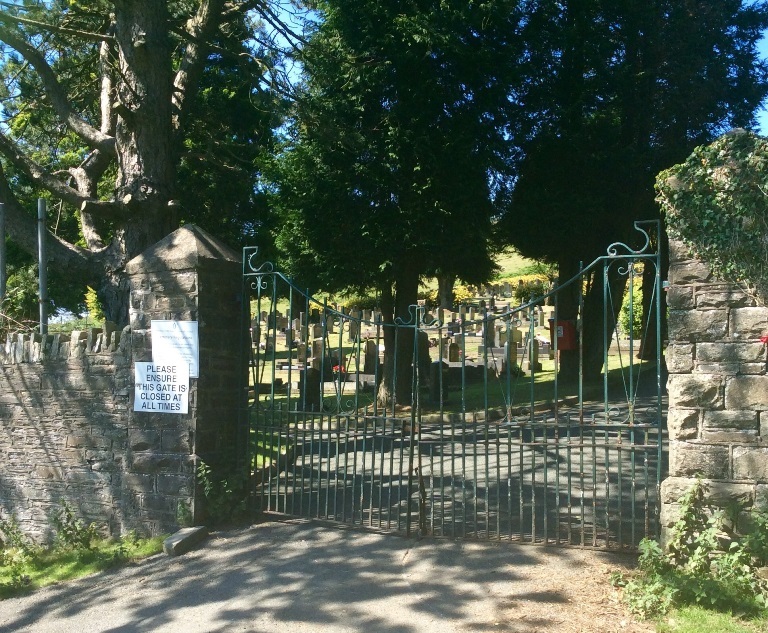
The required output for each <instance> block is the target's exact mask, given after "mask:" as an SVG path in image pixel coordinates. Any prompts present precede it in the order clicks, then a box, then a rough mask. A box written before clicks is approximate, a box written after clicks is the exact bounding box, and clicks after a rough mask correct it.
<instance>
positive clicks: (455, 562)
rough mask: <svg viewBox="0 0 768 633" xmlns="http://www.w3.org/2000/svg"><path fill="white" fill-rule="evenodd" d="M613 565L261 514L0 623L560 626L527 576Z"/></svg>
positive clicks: (320, 628) (49, 627)
mask: <svg viewBox="0 0 768 633" xmlns="http://www.w3.org/2000/svg"><path fill="white" fill-rule="evenodd" d="M622 559H623V560H624V561H625V562H629V561H630V560H631V559H630V558H629V557H618V558H617V556H616V555H615V554H614V555H610V554H605V553H601V552H595V551H589V550H579V549H573V548H569V549H565V548H562V549H561V548H542V547H535V546H519V545H518V546H515V545H510V544H505V543H488V542H476V541H451V540H447V539H446V540H432V539H424V540H420V541H417V540H408V539H405V538H402V537H398V536H393V535H387V534H379V533H372V532H365V531H360V530H351V529H347V528H339V527H335V526H328V525H324V524H320V523H314V522H300V521H285V522H275V521H272V522H265V523H261V524H257V525H254V526H251V527H248V528H245V529H241V530H233V531H229V532H219V533H215V534H213V535H212V536H211V537H210V538H209V539H208V540H207V541H206V542H205V543H203V544H202V545H201V546H199V547H198V549H196V550H195V551H192V552H189V553H187V554H185V555H183V556H179V557H176V558H169V557H167V556H165V555H158V556H154V557H152V558H149V559H146V560H144V561H142V562H140V563H138V564H136V565H132V566H129V567H127V568H123V569H120V570H115V571H110V572H106V573H102V574H97V575H95V576H91V577H88V578H84V579H80V580H77V581H74V582H69V583H66V584H62V585H56V586H52V587H48V588H46V589H43V590H41V591H38V592H35V593H33V594H31V595H28V596H24V597H22V598H15V599H9V600H5V601H2V602H0V631H3V632H6V631H7V632H11V631H29V632H34V633H54V632H61V633H64V632H66V633H72V632H75V633H86V632H87V633H97V632H112V633H117V632H120V633H134V632H145V631H151V632H155V631H157V632H169V633H170V632H174V633H175V632H178V633H196V632H202V631H205V632H225V631H226V632H230V631H238V632H243V631H247V632H251V633H267V632H269V633H281V632H289V631H290V632H291V633H303V632H310V631H311V632H312V633H325V632H329V633H330V632H333V633H346V632H352V631H355V632H364V633H379V632H381V633H388V632H391V633H395V632H397V633H417V632H418V633H433V632H434V633H438V632H439V633H450V632H458V631H462V632H467V631H516V632H517V631H526V632H527V631H549V630H563V627H562V626H558V625H557V623H558V622H559V623H562V622H563V616H562V613H560V612H558V611H556V610H555V607H556V606H557V605H563V604H565V603H568V602H569V601H570V598H569V596H568V595H566V593H562V592H559V591H554V590H553V589H552V588H551V586H549V585H547V583H546V582H538V581H537V580H536V579H537V578H540V579H552V578H554V577H557V576H558V574H561V575H562V574H565V575H566V576H567V575H568V574H570V576H569V577H571V576H573V574H574V570H576V571H578V569H580V568H582V567H583V566H584V565H585V564H589V565H593V567H594V565H595V564H596V563H595V561H597V564H605V565H612V566H615V565H616V562H617V560H619V561H621V560H622ZM603 561H604V563H603ZM569 582H570V583H571V584H576V583H574V582H573V579H572V578H571V580H569ZM582 589H583V588H582ZM587 590H588V589H587ZM521 605H522V610H521ZM525 605H527V606H525ZM574 607H576V609H578V605H571V609H573V608H574ZM585 617H587V622H589V617H588V615H587V616H585ZM521 618H522V619H521ZM523 620H524V621H523ZM565 630H569V631H570V630H592V629H591V628H590V629H587V628H585V629H582V628H579V629H575V628H573V629H572V628H569V627H567V628H566V629H565ZM596 630H608V629H607V628H606V629H600V628H599V627H598V628H597V629H596ZM628 630H629V629H628ZM632 630H634V629H632Z"/></svg>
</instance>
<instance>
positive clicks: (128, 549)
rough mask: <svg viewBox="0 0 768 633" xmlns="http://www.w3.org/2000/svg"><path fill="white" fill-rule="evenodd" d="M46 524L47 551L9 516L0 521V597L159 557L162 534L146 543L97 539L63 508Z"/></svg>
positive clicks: (133, 537) (134, 537) (135, 539)
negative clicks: (50, 533) (50, 529)
mask: <svg viewBox="0 0 768 633" xmlns="http://www.w3.org/2000/svg"><path fill="white" fill-rule="evenodd" d="M51 522H52V524H53V525H54V527H55V529H56V539H55V541H54V545H53V546H52V547H50V548H43V547H41V546H39V545H37V544H35V543H33V542H32V541H31V540H30V539H29V538H28V537H26V536H25V535H24V534H23V533H22V531H21V529H20V528H19V525H18V523H17V521H16V520H15V519H14V518H13V517H11V518H8V519H2V520H0V533H2V544H1V545H2V549H0V599H5V598H10V597H13V596H18V595H22V594H25V593H29V592H30V591H33V590H35V589H38V588H40V587H44V586H46V585H50V584H54V583H57V582H62V581H65V580H71V579H73V578H79V577H81V576H87V575H89V574H93V573H96V572H98V571H103V570H106V569H110V568H113V567H118V566H120V565H124V564H127V563H130V562H132V561H135V560H138V559H141V558H145V557H147V556H151V555H152V554H156V553H159V552H161V551H162V548H163V539H164V538H165V537H166V536H167V535H162V536H157V537H154V538H150V539H145V538H140V537H139V536H138V535H137V534H136V533H135V532H129V533H128V534H126V535H125V536H123V537H121V538H120V539H110V540H105V539H100V538H98V533H97V529H96V526H95V525H94V524H87V525H86V524H84V523H83V522H82V521H81V520H79V519H77V518H76V517H75V515H74V512H73V511H72V508H71V507H69V506H68V505H67V504H64V506H63V507H62V508H60V509H59V511H57V512H56V513H55V514H54V515H53V516H52V517H51Z"/></svg>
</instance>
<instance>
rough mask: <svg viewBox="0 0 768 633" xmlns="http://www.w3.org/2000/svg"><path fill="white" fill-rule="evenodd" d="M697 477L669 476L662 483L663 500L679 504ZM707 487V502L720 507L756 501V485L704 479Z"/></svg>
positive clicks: (663, 501) (743, 504)
mask: <svg viewBox="0 0 768 633" xmlns="http://www.w3.org/2000/svg"><path fill="white" fill-rule="evenodd" d="M696 481H697V479H696V478H694V477H667V478H666V479H665V480H664V481H663V482H662V483H661V502H662V503H663V504H677V503H679V502H680V499H681V498H682V496H683V495H684V494H685V493H687V492H688V491H689V490H690V489H691V488H692V487H693V485H694V484H695V483H696ZM703 483H704V484H705V485H706V487H707V493H706V499H707V503H708V504H711V505H713V506H717V507H719V508H722V507H725V506H727V505H729V504H732V503H737V504H739V505H742V506H751V505H752V504H753V503H754V502H755V485H754V484H743V483H733V482H728V481H712V480H703Z"/></svg>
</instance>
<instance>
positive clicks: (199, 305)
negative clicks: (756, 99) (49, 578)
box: [0, 226, 245, 541]
mask: <svg viewBox="0 0 768 633" xmlns="http://www.w3.org/2000/svg"><path fill="white" fill-rule="evenodd" d="M126 268H127V272H128V274H129V279H130V282H131V290H132V292H131V309H130V325H129V326H127V327H126V328H125V329H123V330H121V331H120V330H117V329H116V328H115V327H114V326H113V325H111V324H106V326H105V327H104V328H103V329H91V330H88V331H83V332H72V333H71V334H54V335H48V336H46V337H44V338H41V337H40V335H21V334H15V335H12V336H11V337H9V339H8V341H7V342H6V344H5V346H4V347H0V370H1V371H0V516H1V517H2V518H7V517H9V516H15V517H16V519H17V520H18V522H19V524H20V525H21V527H22V529H23V530H24V531H25V532H26V533H28V534H30V535H31V536H33V537H34V538H35V539H36V540H39V541H44V540H48V539H49V538H50V536H51V532H50V529H51V523H50V516H51V514H52V513H54V512H56V511H57V509H59V508H60V507H61V505H62V503H63V502H64V501H66V502H67V503H69V504H70V505H71V507H72V508H73V509H74V510H75V511H76V512H77V514H78V515H79V516H80V517H81V518H83V519H84V520H86V521H88V522H94V523H96V524H97V525H99V526H101V528H102V529H103V531H104V532H105V533H109V534H113V535H116V534H121V533H124V532H126V531H128V530H130V529H137V530H139V531H141V532H143V533H148V534H159V533H163V532H168V531H171V530H173V529H175V528H176V527H178V526H180V525H184V524H188V523H191V522H199V521H202V520H203V519H204V518H205V517H204V511H205V508H204V502H203V501H204V500H203V496H202V491H201V490H200V489H199V486H198V485H197V484H196V476H195V470H196V467H197V465H198V464H199V462H200V460H201V459H205V460H206V461H207V462H208V463H210V464H211V465H212V466H214V467H215V468H221V467H222V465H223V464H224V463H225V462H226V460H229V462H231V461H232V458H233V455H234V456H237V454H238V447H237V445H236V443H235V439H236V438H235V434H236V431H237V428H238V427H237V415H238V397H239V396H238V394H239V393H241V391H242V383H241V382H239V381H240V380H241V379H242V375H244V374H245V369H244V368H243V369H242V370H241V368H240V362H239V361H240V359H241V355H240V354H239V344H240V337H239V332H240V329H241V327H242V321H241V319H240V309H241V306H240V303H239V301H240V295H239V288H240V280H241V264H240V262H239V257H238V256H237V254H236V253H234V252H233V251H231V250H229V249H228V248H226V247H225V246H223V245H221V244H220V243H218V242H217V241H216V240H215V239H213V238H211V237H210V236H209V235H207V234H206V233H205V232H204V231H202V230H200V229H198V228H197V227H193V226H188V227H184V228H182V229H179V231H176V232H174V233H173V234H171V235H170V236H168V237H167V238H166V239H165V240H163V241H161V242H160V243H158V245H155V246H154V247H152V248H151V249H149V250H148V251H147V252H146V253H144V254H143V255H141V256H139V257H138V258H136V259H134V260H133V261H132V262H130V263H129V264H128V266H127V267H126ZM156 319H160V320H180V321H197V322H198V328H199V339H200V344H199V348H200V377H199V378H196V379H191V380H190V393H189V398H190V400H189V412H188V414H183V415H182V414H160V413H146V412H135V411H133V398H134V363H135V362H137V361H150V360H152V331H151V324H152V321H153V320H156ZM225 455H226V460H225V457H224V456H225ZM229 462H227V463H229Z"/></svg>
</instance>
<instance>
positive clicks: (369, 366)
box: [363, 339, 379, 374]
mask: <svg viewBox="0 0 768 633" xmlns="http://www.w3.org/2000/svg"><path fill="white" fill-rule="evenodd" d="M378 364H379V350H378V349H377V346H376V341H372V340H370V339H368V340H367V341H366V342H365V356H364V361H363V373H364V374H375V373H376V370H377V365H378Z"/></svg>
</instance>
